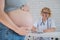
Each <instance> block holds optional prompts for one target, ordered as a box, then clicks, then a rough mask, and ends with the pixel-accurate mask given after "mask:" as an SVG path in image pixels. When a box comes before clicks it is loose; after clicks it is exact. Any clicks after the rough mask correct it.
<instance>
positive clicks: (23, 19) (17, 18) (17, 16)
mask: <svg viewBox="0 0 60 40" xmlns="http://www.w3.org/2000/svg"><path fill="white" fill-rule="evenodd" d="M25 4H26V1H25V0H5V12H7V14H8V15H9V17H10V18H11V19H12V21H13V22H14V23H15V24H16V25H18V26H32V16H31V14H30V13H29V12H25V11H22V10H20V7H21V6H22V5H25Z"/></svg>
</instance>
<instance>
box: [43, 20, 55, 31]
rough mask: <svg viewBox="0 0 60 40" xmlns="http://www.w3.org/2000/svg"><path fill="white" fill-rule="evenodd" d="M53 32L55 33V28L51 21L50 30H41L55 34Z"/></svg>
mask: <svg viewBox="0 0 60 40" xmlns="http://www.w3.org/2000/svg"><path fill="white" fill-rule="evenodd" d="M55 31H56V26H55V22H54V21H53V20H51V28H48V29H45V30H43V32H55Z"/></svg>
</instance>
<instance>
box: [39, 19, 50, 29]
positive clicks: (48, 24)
mask: <svg viewBox="0 0 60 40" xmlns="http://www.w3.org/2000/svg"><path fill="white" fill-rule="evenodd" d="M48 19H49V18H47V29H49V28H51V23H49V20H48ZM40 25H45V23H44V22H43V21H42V22H41V23H40Z"/></svg>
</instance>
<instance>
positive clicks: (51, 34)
mask: <svg viewBox="0 0 60 40" xmlns="http://www.w3.org/2000/svg"><path fill="white" fill-rule="evenodd" d="M27 36H36V37H54V38H60V32H50V33H29V34H28V35H27Z"/></svg>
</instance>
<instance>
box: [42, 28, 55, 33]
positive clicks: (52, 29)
mask: <svg viewBox="0 0 60 40" xmlns="http://www.w3.org/2000/svg"><path fill="white" fill-rule="evenodd" d="M55 30H56V28H49V29H45V30H43V32H55Z"/></svg>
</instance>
